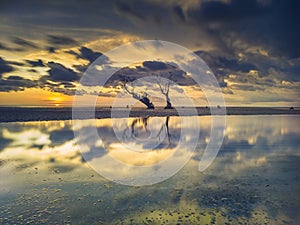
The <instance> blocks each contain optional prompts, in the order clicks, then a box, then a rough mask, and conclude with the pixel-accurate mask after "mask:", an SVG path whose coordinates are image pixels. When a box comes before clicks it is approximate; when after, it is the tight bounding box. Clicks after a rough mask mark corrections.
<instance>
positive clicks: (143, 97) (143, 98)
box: [122, 78, 155, 109]
mask: <svg viewBox="0 0 300 225" xmlns="http://www.w3.org/2000/svg"><path fill="white" fill-rule="evenodd" d="M127 83H128V79H126V78H125V79H123V80H122V85H123V87H124V89H125V90H126V91H127V93H128V94H130V95H131V96H132V97H133V98H135V99H137V100H139V101H140V102H141V103H143V104H144V105H145V106H147V109H154V108H155V107H154V105H153V103H152V102H151V100H150V99H149V95H148V93H146V92H143V93H142V94H140V93H138V92H135V90H134V86H132V87H129V86H128V85H127Z"/></svg>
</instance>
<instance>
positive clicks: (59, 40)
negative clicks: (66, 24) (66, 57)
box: [48, 35, 77, 45]
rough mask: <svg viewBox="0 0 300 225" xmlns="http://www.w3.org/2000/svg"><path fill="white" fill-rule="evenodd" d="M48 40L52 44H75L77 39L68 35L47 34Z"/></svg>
mask: <svg viewBox="0 0 300 225" xmlns="http://www.w3.org/2000/svg"><path fill="white" fill-rule="evenodd" d="M48 42H49V44H52V45H76V44H77V41H75V40H74V39H72V38H70V37H65V36H56V35H48Z"/></svg>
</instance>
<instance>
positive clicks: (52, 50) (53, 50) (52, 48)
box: [46, 47, 56, 53]
mask: <svg viewBox="0 0 300 225" xmlns="http://www.w3.org/2000/svg"><path fill="white" fill-rule="evenodd" d="M46 49H47V50H48V52H49V53H55V51H56V49H55V48H54V47H47V48H46Z"/></svg>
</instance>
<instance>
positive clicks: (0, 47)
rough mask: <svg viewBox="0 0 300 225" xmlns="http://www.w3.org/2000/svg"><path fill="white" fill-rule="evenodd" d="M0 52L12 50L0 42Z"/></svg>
mask: <svg viewBox="0 0 300 225" xmlns="http://www.w3.org/2000/svg"><path fill="white" fill-rule="evenodd" d="M0 50H6V51H10V50H12V49H11V48H9V47H7V46H6V45H4V44H3V43H1V42H0Z"/></svg>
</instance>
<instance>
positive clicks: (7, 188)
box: [0, 115, 300, 224]
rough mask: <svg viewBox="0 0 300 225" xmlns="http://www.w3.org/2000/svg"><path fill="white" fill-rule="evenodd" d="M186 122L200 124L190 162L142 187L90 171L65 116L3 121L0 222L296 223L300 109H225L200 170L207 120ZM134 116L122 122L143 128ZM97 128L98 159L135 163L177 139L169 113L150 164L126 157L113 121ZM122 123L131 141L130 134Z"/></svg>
mask: <svg viewBox="0 0 300 225" xmlns="http://www.w3.org/2000/svg"><path fill="white" fill-rule="evenodd" d="M159 119H161V121H162V123H166V121H167V118H166V117H162V118H159ZM191 119H193V120H195V119H198V120H199V121H200V124H201V132H200V135H199V143H198V146H197V148H196V150H195V152H194V153H193V156H192V158H191V160H190V161H189V162H188V163H187V164H186V166H185V167H184V168H183V169H182V170H180V171H179V172H178V173H177V174H175V175H174V176H173V177H171V178H170V179H168V180H166V181H164V182H161V183H159V184H155V185H150V186H144V187H131V186H124V185H120V184H116V183H114V182H111V181H109V180H107V179H105V178H103V177H101V176H100V175H98V174H97V173H96V172H95V171H93V169H92V168H90V167H89V165H88V163H87V161H88V160H89V159H86V158H85V159H83V158H82V155H81V153H80V151H79V149H78V147H77V146H76V140H75V138H74V134H73V131H72V123H71V121H49V122H25V123H20V122H16V123H1V124H0V179H1V180H0V223H1V224H14V223H17V224H48V223H51V224H64V223H65V224H226V223H228V224H238V223H239V222H240V223H241V224H246V223H249V224H255V223H256V224H264V223H266V224H299V223H300V149H299V146H300V145H299V144H300V139H299V135H300V126H299V119H300V116H296V115H295V116H292V115H289V116H284V115H281V116H269V115H268V116H228V117H227V128H226V133H225V138H224V142H223V145H222V148H221V150H220V151H219V154H218V156H217V158H216V159H215V160H214V161H213V163H212V164H211V166H210V167H209V168H208V169H207V170H205V171H204V172H202V173H200V172H199V171H198V163H199V159H200V158H201V154H202V153H203V150H204V148H205V146H206V144H207V141H208V138H209V132H210V122H211V121H210V117H208V116H203V117H193V118H191ZM120 120H121V119H120ZM148 120H149V121H148V124H150V125H149V126H151V120H153V118H148ZM134 121H135V119H134V118H132V119H130V121H129V122H128V124H129V125H128V128H129V129H130V128H132V126H131V125H132V124H133V123H135V124H137V131H140V132H139V133H138V134H136V135H141V137H142V136H143V135H147V133H145V132H144V133H143V123H145V121H143V120H142V119H140V120H138V121H137V122H134ZM139 123H140V125H141V126H138V125H139ZM97 127H98V132H99V134H100V135H101V137H102V139H103V140H104V142H105V145H106V147H107V149H108V150H109V151H108V152H103V153H101V154H98V155H97V157H105V156H106V154H111V155H113V156H114V157H119V159H120V160H123V161H126V160H128V161H127V162H130V163H132V164H135V165H143V164H147V165H148V164H152V163H155V162H157V161H159V160H162V159H163V158H165V157H168V156H169V155H170V154H172V148H173V147H174V146H175V145H176V143H177V141H178V118H176V117H170V118H168V134H167V135H163V137H164V138H165V139H166V142H165V143H164V145H161V148H160V149H158V150H155V151H154V152H150V153H148V156H147V159H148V160H146V161H145V160H142V159H140V158H138V157H137V155H135V156H134V157H132V156H130V157H127V158H126V155H124V154H122V151H120V149H119V148H118V145H117V144H116V143H117V139H116V138H114V137H113V135H112V132H113V131H112V127H111V120H110V119H101V120H97ZM124 129H125V130H124V137H126V138H127V140H129V139H130V134H131V133H130V132H131V131H130V130H129V131H128V130H127V131H126V129H127V128H126V127H125V128H124ZM139 129H140V130H139ZM155 129H157V131H158V132H159V131H160V127H156V128H155ZM128 132H129V133H128ZM128 134H129V135H128ZM93 157H95V155H91V160H92V158H93Z"/></svg>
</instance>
